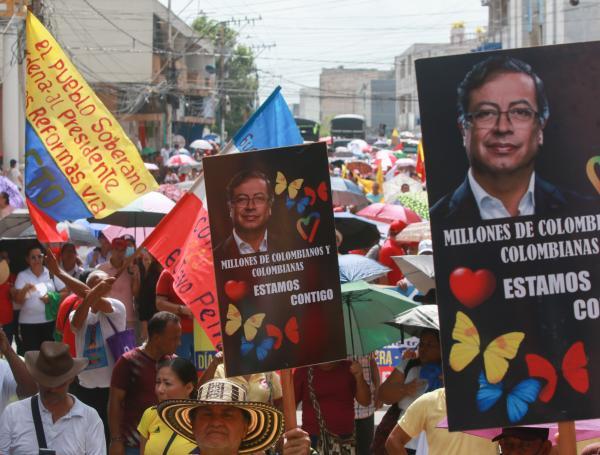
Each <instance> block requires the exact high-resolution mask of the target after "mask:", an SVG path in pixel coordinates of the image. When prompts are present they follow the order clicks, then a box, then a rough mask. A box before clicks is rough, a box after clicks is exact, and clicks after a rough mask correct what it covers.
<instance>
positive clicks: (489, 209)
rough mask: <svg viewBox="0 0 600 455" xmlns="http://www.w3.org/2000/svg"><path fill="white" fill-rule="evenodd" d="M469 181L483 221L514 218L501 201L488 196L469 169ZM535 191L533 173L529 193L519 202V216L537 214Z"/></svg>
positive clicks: (533, 173)
mask: <svg viewBox="0 0 600 455" xmlns="http://www.w3.org/2000/svg"><path fill="white" fill-rule="evenodd" d="M467 176H468V179H469V185H470V186H471V191H472V192H473V196H475V202H477V207H479V215H480V216H481V219H482V220H495V219H496V218H512V215H511V214H510V213H508V210H506V207H504V204H503V203H502V201H501V200H500V199H497V198H495V197H494V196H491V195H490V194H488V193H487V192H486V191H485V190H484V189H483V188H482V187H481V185H480V184H479V183H477V180H475V177H473V170H472V169H469V172H468V174H467ZM534 189H535V172H532V173H531V178H530V179H529V186H528V188H527V191H526V192H525V194H524V195H523V197H522V198H521V201H520V202H519V215H517V216H525V215H533V214H535V198H534Z"/></svg>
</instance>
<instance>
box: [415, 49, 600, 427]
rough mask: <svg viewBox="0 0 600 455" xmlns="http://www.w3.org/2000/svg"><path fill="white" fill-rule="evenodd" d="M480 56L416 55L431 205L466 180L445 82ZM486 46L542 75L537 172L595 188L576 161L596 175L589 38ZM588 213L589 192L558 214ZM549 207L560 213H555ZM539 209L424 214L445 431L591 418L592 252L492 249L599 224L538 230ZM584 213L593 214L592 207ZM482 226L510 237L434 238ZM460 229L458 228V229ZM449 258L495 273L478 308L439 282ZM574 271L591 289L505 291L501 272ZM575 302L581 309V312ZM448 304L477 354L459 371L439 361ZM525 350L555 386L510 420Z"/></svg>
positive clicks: (599, 86) (599, 273) (595, 291)
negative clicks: (500, 371) (520, 233)
mask: <svg viewBox="0 0 600 455" xmlns="http://www.w3.org/2000/svg"><path fill="white" fill-rule="evenodd" d="M490 54H491V53H473V54H467V55H459V56H451V57H441V58H432V59H425V60H419V61H417V62H416V69H417V82H418V89H419V105H420V113H421V126H422V132H423V146H424V150H425V160H426V168H427V187H428V194H429V202H430V206H432V205H433V204H434V203H435V202H437V201H438V200H439V199H440V198H442V197H443V196H444V195H445V194H448V193H450V192H452V191H453V190H454V189H455V188H456V187H457V186H458V185H459V184H460V183H461V182H462V181H463V180H464V178H465V175H466V172H467V169H468V161H467V158H466V155H465V150H464V147H463V144H462V137H461V135H460V133H459V130H458V127H457V123H458V122H457V109H456V100H457V95H456V88H457V86H458V84H459V83H460V81H461V80H462V79H463V78H464V76H465V75H466V73H467V72H468V71H469V70H470V69H471V67H472V66H473V65H474V64H475V63H477V62H479V61H481V60H483V59H485V58H487V57H488V56H489V55H490ZM495 54H507V55H510V56H514V57H516V58H519V59H521V60H523V61H525V62H527V63H529V64H530V65H531V66H532V67H533V70H534V71H535V72H536V73H537V74H538V75H539V76H540V78H541V79H542V80H543V82H544V84H545V88H546V94H547V97H548V99H549V105H550V119H549V121H548V124H547V125H546V127H545V129H544V145H543V148H542V150H541V151H540V153H539V155H538V158H537V161H536V173H538V175H541V176H543V178H544V179H546V180H548V181H550V182H552V183H554V184H555V185H557V186H560V187H564V188H568V189H570V190H573V191H576V192H577V193H579V194H581V195H585V196H587V197H591V198H592V197H596V198H597V196H598V191H600V187H597V189H598V191H596V189H595V187H594V184H593V182H592V180H596V181H597V177H593V176H592V177H591V178H590V177H588V175H587V173H586V165H590V166H591V168H592V170H593V172H594V175H595V176H597V175H599V170H600V169H599V164H600V157H596V155H600V109H599V108H598V100H599V99H600V82H599V81H600V63H599V62H598V59H597V56H598V55H600V43H585V44H576V45H561V46H549V47H540V48H530V49H517V50H510V51H500V52H497V53H495ZM440 75H443V77H440ZM595 157H596V158H595ZM590 163H591V164H590ZM596 163H597V164H596ZM597 213H600V205H599V204H598V203H597V202H596V203H592V204H586V206H585V207H583V206H582V207H576V206H573V207H569V208H568V213H566V212H565V213H564V215H565V217H566V216H567V215H570V216H573V215H575V216H577V215H584V214H594V215H595V214H597ZM560 215H561V221H562V222H564V221H565V217H562V215H563V214H562V213H561V214H560ZM546 218H547V217H541V216H529V217H519V218H510V219H500V220H492V221H485V222H480V223H479V224H468V222H467V223H465V222H462V223H461V222H460V221H459V222H452V223H448V222H447V221H444V220H439V219H437V220H436V219H434V218H433V217H432V235H433V242H434V250H435V272H436V283H437V299H438V305H439V310H440V324H441V336H442V349H443V361H444V378H445V383H446V390H447V394H446V396H447V405H448V422H449V426H450V428H451V429H452V430H464V429H475V428H489V427H497V426H512V425H515V424H532V423H542V422H556V421H564V420H578V419H590V418H596V417H600V361H599V360H600V343H599V342H598V335H597V333H598V330H599V329H600V319H599V318H598V314H597V313H596V312H595V311H596V310H595V309H594V308H596V304H595V303H594V300H595V301H596V302H597V300H598V299H600V267H599V265H598V254H587V255H579V256H565V257H561V258H552V259H546V260H525V261H514V262H511V261H509V262H503V261H502V256H501V255H502V253H503V252H504V253H505V254H506V252H507V251H508V250H503V248H505V247H510V246H519V245H524V246H527V245H530V244H543V243H547V242H560V241H564V240H574V239H584V238H585V239H588V242H596V244H597V242H598V239H599V236H600V231H599V230H591V231H590V232H585V233H577V234H562V235H558V234H557V235H542V234H540V232H539V230H538V227H539V222H540V221H541V220H545V219H546ZM554 218H557V217H554ZM594 219H595V220H596V221H600V217H599V218H594ZM526 221H530V222H532V223H533V224H532V226H533V234H534V235H533V237H530V238H522V239H517V238H516V227H515V223H525V222H526ZM551 223H552V222H551ZM491 225H505V226H504V227H503V228H501V229H506V231H507V232H508V233H509V237H510V238H508V239H505V240H502V241H496V242H493V241H488V242H475V243H473V244H463V245H456V246H450V245H447V244H446V242H445V237H444V230H450V229H456V228H466V229H468V228H477V226H491ZM455 232H458V231H455ZM460 232H461V234H465V235H468V234H469V232H468V230H465V231H460ZM512 251H513V252H514V250H512ZM459 267H468V268H470V269H471V270H472V271H477V270H481V269H483V270H488V271H489V272H491V274H492V275H493V276H494V277H495V280H496V286H495V288H494V291H493V294H491V295H490V296H489V297H488V298H486V299H485V300H484V301H483V302H482V303H481V304H479V305H477V306H473V307H467V306H465V305H463V304H461V303H460V301H459V300H458V298H457V297H456V295H455V294H453V292H452V290H451V288H450V277H451V274H452V273H453V272H454V271H455V270H456V269H457V268H459ZM581 271H588V272H589V281H590V282H591V289H587V288H586V290H585V291H582V290H579V291H578V292H574V293H563V294H559V295H551V296H548V295H528V296H526V297H523V298H506V297H507V296H508V294H507V293H506V292H505V290H504V283H505V281H504V280H510V279H513V278H517V277H529V276H537V275H543V276H545V277H548V276H549V275H551V274H560V273H568V272H575V273H578V272H581ZM482 273H484V272H482ZM485 273H488V272H485ZM488 276H489V275H488ZM475 281H476V280H475ZM584 288H585V286H584ZM578 299H581V300H583V301H584V302H586V305H587V302H588V301H591V303H590V307H589V308H587V307H585V305H582V304H581V303H580V304H578V309H576V308H575V306H577V305H576V304H575V302H576V301H577V300H578ZM582 308H584V309H585V311H586V312H587V313H586V314H585V317H583V318H582ZM459 311H461V312H463V313H465V314H466V315H467V316H468V317H469V318H470V319H471V320H472V321H473V324H474V327H475V329H476V330H477V332H478V333H479V336H480V342H481V344H480V348H479V350H480V354H479V355H477V356H476V357H475V358H474V359H473V360H472V361H471V362H470V363H468V366H467V367H466V368H465V369H463V370H462V371H460V372H458V371H455V370H454V369H452V368H451V366H450V365H449V358H450V351H451V348H452V346H454V345H456V344H459V343H458V342H457V341H456V340H454V339H453V336H452V334H453V329H454V327H455V323H456V319H457V313H458V312H459ZM471 330H472V329H471ZM515 331H516V332H522V333H524V335H525V338H524V339H523V341H522V343H521V344H520V347H519V349H518V352H517V355H516V357H515V358H514V359H513V360H509V361H508V362H509V368H508V371H507V373H506V375H505V376H504V378H503V380H502V382H501V383H500V384H498V385H497V387H496V389H500V388H501V389H502V390H503V392H502V394H501V396H500V397H499V398H497V401H495V402H494V404H493V405H492V406H491V407H490V408H489V409H488V410H485V411H482V410H481V407H480V406H478V393H480V394H481V395H480V398H481V397H483V395H485V393H481V392H480V390H481V389H482V388H484V389H485V387H486V386H483V387H482V386H481V385H480V384H479V377H480V374H481V373H482V372H483V371H485V367H484V359H483V353H484V352H485V350H486V348H487V347H488V346H489V344H490V342H492V340H494V339H495V338H496V337H499V336H501V335H503V334H506V333H510V332H515ZM580 343H581V344H582V346H583V349H584V352H585V358H586V359H587V365H586V366H582V365H579V368H570V367H569V366H568V365H563V361H564V358H565V354H566V353H567V351H569V349H570V348H573V346H574V345H577V346H579V347H580V346H581V344H580ZM577 346H576V347H577ZM574 349H575V348H574ZM532 354H534V355H537V356H540V357H542V358H544V359H546V360H547V361H548V362H549V364H550V365H551V366H550V367H548V365H546V367H545V370H544V371H550V373H552V372H555V373H556V375H557V387H556V392H555V393H554V395H552V397H551V399H550V400H549V401H548V402H543V401H542V400H541V399H540V396H538V397H537V398H536V399H535V400H533V402H532V403H530V404H529V405H528V404H527V403H526V401H527V400H525V406H526V409H527V412H526V414H525V416H524V418H522V419H520V420H518V421H511V420H510V419H509V417H508V414H509V408H510V407H511V403H510V402H511V401H512V405H513V406H514V404H515V403H516V402H519V400H520V398H522V396H521V397H520V398H519V390H520V387H521V385H520V384H522V383H523V381H526V380H528V379H529V378H530V375H529V371H528V364H527V361H526V359H527V358H528V357H527V356H528V355H532ZM571 354H572V352H571ZM568 358H574V357H573V356H570V357H568ZM563 366H565V367H566V368H565V369H567V370H569V372H567V373H566V374H565V373H563V372H562V371H561V369H562V368H563ZM586 371H587V375H588V377H589V387H587V389H586V390H585V391H576V390H574V388H573V387H572V385H571V384H570V383H569V382H568V381H567V380H566V379H565V376H568V377H569V378H572V377H573V376H576V375H577V374H579V382H578V383H579V384H582V383H583V382H582V381H581V378H582V376H585V374H586ZM535 379H537V380H539V381H540V384H541V385H542V387H543V386H546V385H547V381H546V380H544V379H541V378H539V377H538V378H535ZM575 382H577V381H575ZM489 390H490V389H488V391H489ZM542 390H543V389H542ZM484 392H485V391H484ZM497 394H498V395H500V392H498V393H497ZM487 396H488V397H489V396H490V395H489V394H487ZM515 398H519V399H517V400H516V399H515ZM521 401H522V400H521ZM480 404H481V403H480ZM513 409H514V408H513Z"/></svg>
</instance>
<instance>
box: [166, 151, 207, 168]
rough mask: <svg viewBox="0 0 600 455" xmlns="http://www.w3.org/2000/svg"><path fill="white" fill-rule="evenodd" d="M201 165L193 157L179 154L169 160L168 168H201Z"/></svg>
mask: <svg viewBox="0 0 600 455" xmlns="http://www.w3.org/2000/svg"><path fill="white" fill-rule="evenodd" d="M200 165H201V163H200V162H198V161H196V160H195V159H194V158H192V157H191V156H188V155H185V154H182V153H180V154H177V155H173V156H172V157H171V158H169V159H168V160H167V166H168V167H178V166H200Z"/></svg>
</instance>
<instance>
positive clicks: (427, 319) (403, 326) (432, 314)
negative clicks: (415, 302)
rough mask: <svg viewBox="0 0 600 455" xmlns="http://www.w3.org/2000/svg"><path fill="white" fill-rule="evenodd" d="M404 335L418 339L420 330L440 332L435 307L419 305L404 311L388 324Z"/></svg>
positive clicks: (436, 308)
mask: <svg viewBox="0 0 600 455" xmlns="http://www.w3.org/2000/svg"><path fill="white" fill-rule="evenodd" d="M388 324H389V325H391V326H392V327H397V328H399V329H400V330H402V331H403V332H404V333H405V334H407V335H410V336H415V337H418V336H419V334H420V333H421V330H422V329H433V330H440V318H439V316H438V307H437V305H420V306H416V307H414V308H411V309H409V310H406V311H404V312H402V313H400V314H399V315H398V316H396V317H395V318H394V319H393V320H391V321H389V322H388Z"/></svg>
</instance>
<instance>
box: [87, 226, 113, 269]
mask: <svg viewBox="0 0 600 455" xmlns="http://www.w3.org/2000/svg"><path fill="white" fill-rule="evenodd" d="M98 242H100V246H99V247H97V248H94V249H93V250H90V252H89V253H88V255H87V257H86V258H85V267H86V268H88V269H93V268H96V267H98V266H99V265H100V264H104V263H105V262H108V260H109V259H110V250H111V246H110V242H109V241H108V239H107V238H106V236H105V235H104V234H103V233H102V232H101V233H100V234H99V235H98Z"/></svg>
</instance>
